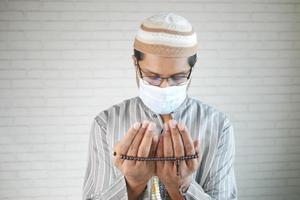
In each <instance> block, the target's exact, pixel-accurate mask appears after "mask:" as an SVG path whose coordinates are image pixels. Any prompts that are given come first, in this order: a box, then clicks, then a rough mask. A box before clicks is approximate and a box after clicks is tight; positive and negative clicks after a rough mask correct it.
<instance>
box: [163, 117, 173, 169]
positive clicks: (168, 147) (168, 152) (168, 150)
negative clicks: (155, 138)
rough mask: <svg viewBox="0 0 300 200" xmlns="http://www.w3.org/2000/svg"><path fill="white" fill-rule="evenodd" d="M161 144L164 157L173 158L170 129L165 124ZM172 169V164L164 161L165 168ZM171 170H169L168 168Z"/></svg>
mask: <svg viewBox="0 0 300 200" xmlns="http://www.w3.org/2000/svg"><path fill="white" fill-rule="evenodd" d="M163 138H164V139H163V142H164V157H173V156H174V151H173V149H174V148H173V143H172V138H171V131H170V127H169V125H168V124H167V123H165V124H164V134H163ZM166 166H168V167H172V168H173V166H174V163H173V162H170V161H166V162H165V167H166ZM170 169H171V168H170Z"/></svg>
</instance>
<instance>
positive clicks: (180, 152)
mask: <svg viewBox="0 0 300 200" xmlns="http://www.w3.org/2000/svg"><path fill="white" fill-rule="evenodd" d="M171 124H172V126H171V128H170V130H171V138H172V142H173V147H174V154H175V157H176V158H178V157H181V156H184V146H183V142H182V139H181V135H180V133H179V130H178V128H177V126H176V121H175V120H171Z"/></svg>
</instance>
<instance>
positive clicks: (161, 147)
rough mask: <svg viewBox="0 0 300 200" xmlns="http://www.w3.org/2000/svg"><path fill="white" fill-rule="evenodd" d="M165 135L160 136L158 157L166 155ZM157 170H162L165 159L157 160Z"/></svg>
mask: <svg viewBox="0 0 300 200" xmlns="http://www.w3.org/2000/svg"><path fill="white" fill-rule="evenodd" d="M163 139H164V137H163V135H161V136H160V137H159V140H158V144H157V149H156V157H163V156H164V142H163ZM156 165H157V168H156V169H157V170H162V169H163V167H164V161H157V162H156Z"/></svg>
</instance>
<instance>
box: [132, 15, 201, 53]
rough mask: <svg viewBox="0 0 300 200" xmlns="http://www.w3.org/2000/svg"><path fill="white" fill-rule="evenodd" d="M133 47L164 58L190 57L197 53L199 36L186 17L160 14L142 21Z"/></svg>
mask: <svg viewBox="0 0 300 200" xmlns="http://www.w3.org/2000/svg"><path fill="white" fill-rule="evenodd" d="M133 46H134V48H135V49H137V50H139V51H141V52H143V53H150V54H155V55H159V56H162V57H188V56H192V55H194V54H196V53H197V35H196V33H195V32H194V29H193V27H192V25H191V24H190V22H189V21H188V20H187V19H185V18H184V17H182V16H179V15H176V14H174V13H159V14H156V15H153V16H150V17H148V18H146V19H145V20H144V21H142V23H141V25H140V27H139V30H138V33H137V35H136V37H135V40H134V45H133Z"/></svg>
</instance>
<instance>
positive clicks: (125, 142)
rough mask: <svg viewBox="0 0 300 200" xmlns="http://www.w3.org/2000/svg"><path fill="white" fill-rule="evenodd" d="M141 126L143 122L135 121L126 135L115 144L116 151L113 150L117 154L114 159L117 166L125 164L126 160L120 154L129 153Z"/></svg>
mask: <svg viewBox="0 0 300 200" xmlns="http://www.w3.org/2000/svg"><path fill="white" fill-rule="evenodd" d="M140 126H141V123H139V122H136V123H134V124H133V125H132V126H131V127H130V128H129V130H128V131H127V133H126V134H125V136H124V137H123V138H122V139H121V140H120V141H118V142H117V143H116V144H115V146H114V152H113V153H114V154H115V155H113V159H114V163H115V165H116V166H120V165H122V164H123V162H124V160H123V159H121V158H120V155H121V154H126V153H127V151H128V149H129V147H130V145H131V143H132V141H133V139H134V137H135V136H136V134H137V133H138V131H139V129H140Z"/></svg>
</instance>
